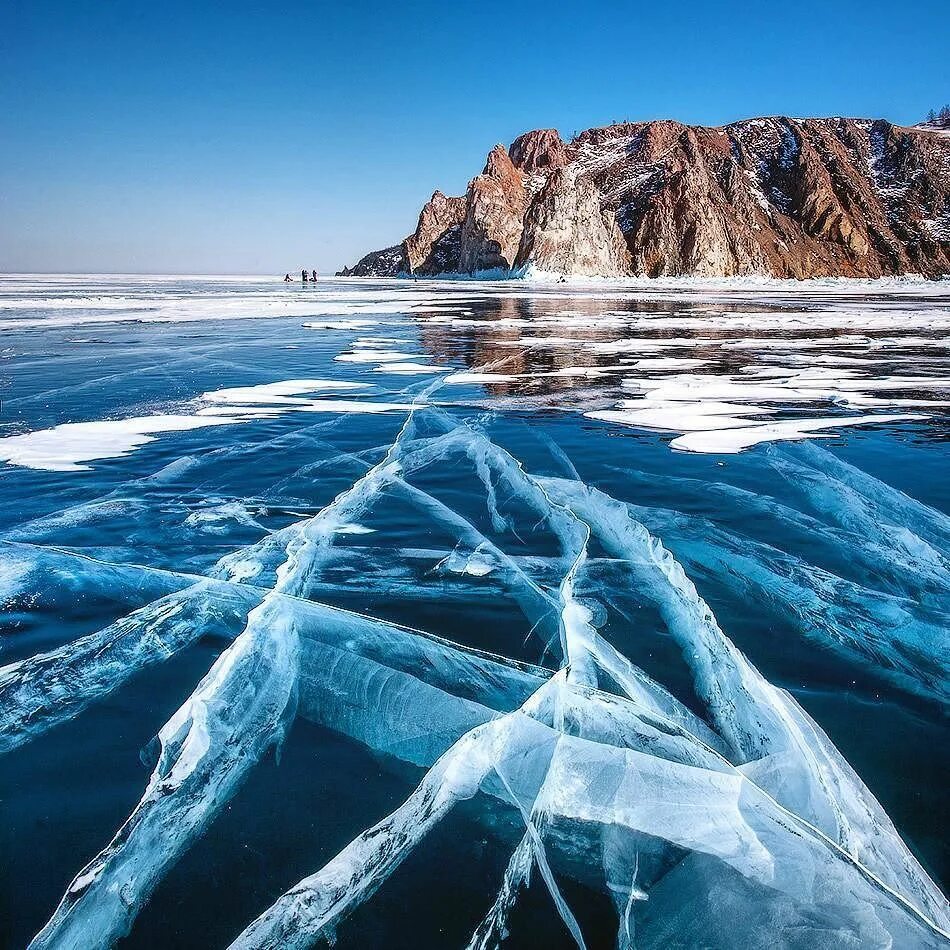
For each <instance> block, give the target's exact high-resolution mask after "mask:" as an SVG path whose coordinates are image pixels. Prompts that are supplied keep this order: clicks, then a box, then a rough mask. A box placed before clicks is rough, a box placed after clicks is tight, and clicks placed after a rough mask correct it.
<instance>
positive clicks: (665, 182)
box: [343, 117, 950, 278]
mask: <svg viewBox="0 0 950 950" xmlns="http://www.w3.org/2000/svg"><path fill="white" fill-rule="evenodd" d="M436 197H439V198H440V201H441V202H442V203H443V204H445V207H446V208H448V207H451V213H450V214H448V215H447V216H446V219H445V222H444V227H443V229H442V230H441V231H440V230H439V228H440V227H442V225H443V219H442V217H440V215H439V214H437V213H435V209H430V206H431V205H432V203H433V201H435V200H436ZM448 203H452V204H451V205H449V204H448ZM595 203H596V204H597V205H598V206H599V207H598V210H599V212H601V215H600V216H598V215H593V214H592V213H591V209H592V207H593V205H594V204H595ZM440 208H441V205H440ZM599 217H602V218H603V221H604V223H603V225H601V224H599V223H598V220H599ZM423 218H425V219H426V222H427V223H426V227H425V228H424V229H423V230H424V232H425V240H424V241H423V242H422V244H423V248H422V252H419V251H417V250H415V248H416V245H417V243H418V239H419V231H418V230H417V233H416V235H414V236H413V237H412V238H409V239H407V241H406V242H405V243H404V245H403V252H402V254H401V255H400V254H398V253H394V251H395V249H388V250H387V251H385V252H377V254H379V255H382V256H381V257H379V258H377V257H374V255H369V257H368V258H364V259H363V261H361V262H360V263H359V264H358V265H356V267H355V268H353V269H352V270H350V271H345V272H343V273H346V274H353V273H365V274H374V275H377V276H379V275H381V274H382V272H383V270H385V268H386V267H388V270H387V271H386V273H387V274H388V275H390V276H392V275H395V274H397V273H400V272H403V271H410V272H413V273H419V274H436V273H450V272H455V271H462V272H465V273H477V272H479V271H485V270H497V269H502V270H505V269H512V268H514V267H518V268H522V267H526V266H527V267H533V268H534V269H537V270H555V271H557V272H560V273H565V274H576V275H584V276H591V275H603V276H623V275H626V274H637V275H645V276H651V277H657V276H675V275H696V276H704V277H731V276H741V275H752V274H757V275H766V276H773V277H793V278H808V277H833V276H842V277H871V278H874V277H882V276H888V275H897V274H907V273H919V274H923V275H925V276H928V277H937V276H940V275H943V274H946V273H950V135H948V134H947V130H946V129H944V128H941V127H939V126H938V125H936V124H925V125H921V126H915V127H912V128H906V127H901V126H895V125H892V124H891V123H890V122H887V121H885V120H882V119H879V120H875V121H871V120H865V119H840V118H832V119H789V118H784V117H774V118H764V119H748V120H744V121H741V122H735V123H732V124H731V125H727V126H723V127H721V128H704V127H700V126H687V125H683V124H682V123H679V122H673V121H668V120H661V121H654V122H631V123H622V124H618V125H611V126H607V127H605V128H597V129H589V130H587V131H586V132H582V133H581V134H580V135H578V136H576V137H575V138H574V139H572V140H571V141H570V142H569V143H564V142H563V141H562V140H561V138H560V136H559V135H558V133H557V131H556V130H554V129H540V130H536V131H533V132H527V133H525V134H524V135H521V136H519V137H518V138H517V139H516V140H515V141H514V142H513V143H512V145H511V147H510V149H509V150H508V151H507V152H506V151H505V149H504V148H503V147H502V146H496V147H495V148H494V149H493V150H492V151H491V153H490V154H489V156H488V161H487V163H486V165H485V168H484V170H483V172H482V174H481V175H478V176H476V177H475V178H474V179H473V180H472V182H471V183H470V185H469V188H468V191H467V193H466V195H465V196H464V197H461V198H454V199H449V198H445V196H442V195H441V194H440V193H438V192H437V193H436V195H435V196H433V200H432V201H430V202H429V204H428V205H426V209H424V210H423V215H422V217H421V218H420V228H422V225H423ZM542 222H543V223H542ZM614 224H615V225H616V227H614V226H613V225H614ZM459 225H461V226H460V228H459V230H458V231H456V230H455V229H456V228H457V227H458V226H459ZM618 229H619V233H620V234H622V236H623V245H624V246H623V247H622V248H620V247H619V246H618V243H617V241H616V233H617V231H618ZM555 233H556V235H557V236H556V238H555V237H554V235H555ZM571 244H575V245H577V247H575V248H574V249H572V250H568V246H569V245H571ZM434 245H435V246H438V247H439V248H440V252H439V253H438V254H436V255H434V256H433V255H432V254H431V253H430V252H429V251H428V249H429V248H431V247H432V246H434ZM442 245H445V246H444V248H443V247H442ZM410 248H412V249H413V253H407V252H408V251H409V250H410ZM456 251H457V256H456ZM370 259H372V260H370ZM370 268H372V269H370Z"/></svg>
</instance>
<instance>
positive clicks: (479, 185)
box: [461, 145, 527, 273]
mask: <svg viewBox="0 0 950 950" xmlns="http://www.w3.org/2000/svg"><path fill="white" fill-rule="evenodd" d="M465 204H466V211H465V224H464V225H463V226H462V257H461V265H462V267H461V269H462V270H463V271H465V272H468V273H475V272H477V271H482V270H493V269H495V268H502V269H505V270H507V269H510V268H511V267H512V265H513V264H514V262H515V257H516V255H517V253H518V245H519V244H520V242H521V233H522V230H523V226H524V214H525V210H526V207H527V193H526V191H525V185H524V177H523V175H522V174H521V172H520V171H519V170H518V169H517V168H515V166H514V164H513V163H512V161H511V159H510V158H509V157H508V152H507V151H506V150H505V148H504V146H502V145H496V146H495V147H494V148H493V149H492V150H491V152H489V153H488V160H487V162H486V163H485V168H484V170H483V171H482V173H481V175H478V176H477V177H476V178H473V179H472V181H471V183H470V184H469V186H468V194H467V195H466V197H465Z"/></svg>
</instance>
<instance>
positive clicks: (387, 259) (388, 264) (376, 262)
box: [336, 244, 406, 277]
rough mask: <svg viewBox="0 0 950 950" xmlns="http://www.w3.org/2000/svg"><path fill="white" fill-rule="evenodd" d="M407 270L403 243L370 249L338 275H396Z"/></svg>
mask: <svg viewBox="0 0 950 950" xmlns="http://www.w3.org/2000/svg"><path fill="white" fill-rule="evenodd" d="M405 271H406V257H405V253H404V251H403V246H402V244H396V245H395V246H394V247H384V248H383V249H382V250H381V251H370V252H369V254H367V255H366V256H365V257H361V258H360V259H359V260H358V261H357V262H356V263H355V264H354V265H353V266H352V267H344V268H343V270H341V271H340V272H339V273H338V274H337V275H336V276H337V277H395V276H396V275H397V274H402V273H404V272H405Z"/></svg>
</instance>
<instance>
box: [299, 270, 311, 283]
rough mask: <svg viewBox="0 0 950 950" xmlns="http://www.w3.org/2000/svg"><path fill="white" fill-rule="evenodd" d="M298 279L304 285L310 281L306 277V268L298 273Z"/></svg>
mask: <svg viewBox="0 0 950 950" xmlns="http://www.w3.org/2000/svg"><path fill="white" fill-rule="evenodd" d="M300 279H301V280H302V281H303V282H304V283H306V282H307V281H308V280H310V278H309V277H308V276H307V269H306V268H304V269H303V270H302V271H301V272H300Z"/></svg>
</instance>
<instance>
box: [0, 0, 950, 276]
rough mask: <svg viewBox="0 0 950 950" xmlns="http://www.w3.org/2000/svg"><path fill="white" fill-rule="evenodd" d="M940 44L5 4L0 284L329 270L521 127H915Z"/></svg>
mask: <svg viewBox="0 0 950 950" xmlns="http://www.w3.org/2000/svg"><path fill="white" fill-rule="evenodd" d="M278 8H279V9H278ZM948 27H950V15H948V12H947V4H946V0H942V2H929V0H908V2H904V3H893V2H888V3H884V2H881V0H862V2H854V0H843V2H838V0H804V2H789V0H787V2H784V3H770V2H768V0H755V2H741V3H726V2H719V3H705V2H700V0H683V2H669V0H667V2H663V0H654V2H650V3H639V2H637V3H634V2H630V3H622V2H613V3H610V2H598V0H586V2H582V3H558V2H556V0H552V2H550V3H548V2H544V3H541V2H531V3H522V4H515V3H510V2H509V3H499V2H496V0H482V2H479V3H477V4H476V3H473V4H465V3H453V2H452V0H438V2H436V0H422V2H413V0H402V2H399V3H391V4H383V3H378V2H371V3H355V4H339V3H334V4H320V3H285V4H267V3H263V2H261V3H246V2H241V0H233V2H230V3H227V4H225V3H221V4H211V3H202V2H200V0H196V2H194V3H191V2H178V0H163V2H152V3H147V4H146V3H126V2H120V0H116V2H111V0H97V2H83V0H72V2H60V3H48V2H43V0H27V2H20V0H5V2H4V3H3V4H2V6H0V271H12V270H31V271H32V270H36V271H132V272H166V273H168V272H171V273H175V272H177V273H201V272H204V273H209V272H210V273H271V272H283V271H284V270H288V269H294V270H299V269H300V268H301V267H304V266H306V267H308V268H310V267H316V268H317V269H318V270H321V271H330V270H334V269H336V268H337V267H339V266H340V265H342V264H343V263H346V262H352V261H353V260H354V259H356V258H357V257H359V256H360V255H361V254H362V252H364V251H366V250H370V249H373V248H377V247H381V246H384V245H386V244H391V243H395V242H396V241H398V240H399V239H401V238H402V237H404V236H405V235H406V234H407V233H408V232H409V231H411V230H412V228H413V227H414V226H415V218H416V215H417V213H418V210H419V207H420V206H421V204H422V203H423V201H424V200H425V199H426V198H427V197H428V196H429V194H430V193H431V192H432V190H433V189H434V188H437V187H438V188H441V189H442V190H443V191H446V192H448V193H456V194H458V193H461V192H462V191H463V190H464V188H465V184H466V182H467V180H468V179H469V178H470V177H471V176H472V175H473V174H475V173H477V172H478V171H479V170H480V167H481V164H482V161H483V159H484V156H485V154H486V153H487V151H488V149H489V148H490V147H491V146H492V145H493V144H494V143H495V142H510V141H511V139H512V138H514V137H515V136H516V135H518V134H519V133H521V132H523V131H525V130H526V129H531V128H539V127H546V126H553V127H556V128H558V129H560V130H561V131H562V133H569V132H571V131H573V130H581V129H584V128H588V127H590V126H595V125H603V124H607V123H609V122H610V121H612V120H614V119H631V120H638V119H651V118H660V117H664V118H665V117H668V118H676V119H682V120H684V121H687V122H696V123H703V124H708V125H718V124H722V123H724V122H728V121H730V120H733V119H738V118H743V117H748V116H753V115H772V114H779V113H781V114H791V115H861V116H875V117H876V116H884V117H886V118H890V119H892V120H893V121H896V122H904V123H910V122H915V121H918V120H919V119H920V118H922V117H923V115H924V114H925V113H926V112H927V110H928V109H930V108H931V107H933V108H938V107H939V106H940V105H941V104H943V102H944V101H946V100H948V99H950V66H948V63H950V54H948V48H947V44H946V38H947V33H948Z"/></svg>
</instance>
